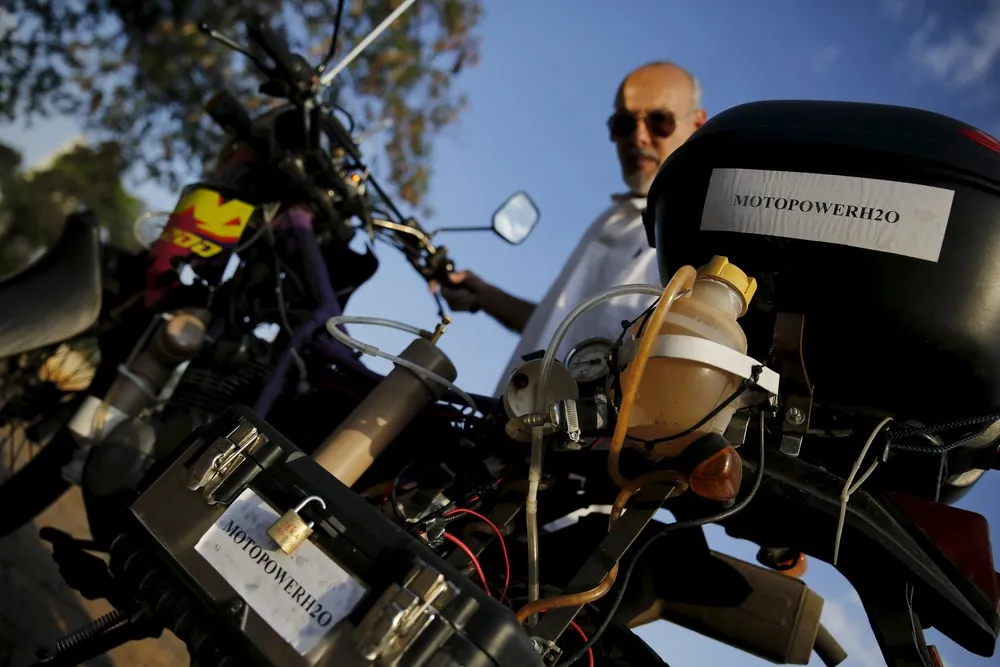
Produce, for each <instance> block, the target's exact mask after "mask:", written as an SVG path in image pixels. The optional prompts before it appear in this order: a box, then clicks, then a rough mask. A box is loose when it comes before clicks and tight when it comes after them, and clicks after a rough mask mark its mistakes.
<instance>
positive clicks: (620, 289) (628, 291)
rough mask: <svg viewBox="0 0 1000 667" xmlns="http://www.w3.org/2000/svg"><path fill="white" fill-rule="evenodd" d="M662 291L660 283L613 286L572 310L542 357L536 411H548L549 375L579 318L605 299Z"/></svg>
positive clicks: (651, 294)
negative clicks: (561, 346) (546, 394)
mask: <svg viewBox="0 0 1000 667" xmlns="http://www.w3.org/2000/svg"><path fill="white" fill-rule="evenodd" d="M662 293H663V288H662V287H660V286H659V285H618V286H617V287H612V288H611V289H609V290H605V291H604V292H600V293H599V294H595V295H594V296H592V297H590V298H589V299H587V300H586V301H583V302H581V303H580V305H578V306H577V307H576V308H574V309H573V310H571V311H570V312H569V315H567V316H566V319H564V320H563V321H562V324H560V325H559V327H558V328H557V329H556V331H555V333H554V334H552V340H551V341H549V345H548V347H546V348H545V356H544V357H542V367H541V368H540V369H538V381H537V382H536V383H535V412H540V413H546V412H548V409H549V406H547V405H545V393H546V392H545V390H546V389H547V388H548V384H549V376H550V375H552V366H553V365H555V363H556V355H557V354H558V353H559V346H560V345H562V342H563V339H564V338H566V334H567V333H568V332H569V329H570V327H571V326H573V325H574V324H575V323H576V321H577V320H578V319H580V318H581V317H583V316H584V315H586V314H587V313H588V312H590V311H591V310H593V309H594V308H596V307H597V306H599V305H601V304H602V303H604V302H605V301H610V300H611V299H615V298H618V297H620V296H628V295H632V294H648V295H649V296H660V294H662Z"/></svg>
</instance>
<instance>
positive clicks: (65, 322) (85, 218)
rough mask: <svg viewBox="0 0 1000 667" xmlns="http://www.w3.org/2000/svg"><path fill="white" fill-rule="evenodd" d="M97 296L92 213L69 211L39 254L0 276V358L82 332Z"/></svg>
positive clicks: (96, 311)
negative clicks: (56, 234) (60, 228)
mask: <svg viewBox="0 0 1000 667" xmlns="http://www.w3.org/2000/svg"><path fill="white" fill-rule="evenodd" d="M101 296H102V294H101V242H100V234H99V228H98V224H97V217H96V216H95V215H94V214H93V212H91V211H83V212H80V213H74V214H73V215H70V216H69V217H68V218H67V220H66V226H65V227H64V229H63V231H62V234H61V235H60V236H59V239H58V240H57V241H56V242H55V244H54V245H53V246H52V247H51V248H50V249H49V250H48V251H47V252H46V253H45V254H44V255H42V257H40V258H39V259H38V260H37V261H35V262H34V263H33V264H30V265H29V266H27V267H25V268H24V269H22V270H21V271H19V272H17V273H14V274H12V275H10V276H6V277H4V278H0V358H3V357H9V356H11V355H15V354H20V353H22V352H27V351H29V350H34V349H38V348H42V347H45V346H47V345H52V344H53V343H59V342H62V341H64V340H67V339H69V338H72V337H73V336H76V335H78V334H80V333H82V332H83V331H85V330H86V329H88V328H89V327H90V326H91V325H93V324H94V322H96V321H97V318H98V316H99V315H100V311H101Z"/></svg>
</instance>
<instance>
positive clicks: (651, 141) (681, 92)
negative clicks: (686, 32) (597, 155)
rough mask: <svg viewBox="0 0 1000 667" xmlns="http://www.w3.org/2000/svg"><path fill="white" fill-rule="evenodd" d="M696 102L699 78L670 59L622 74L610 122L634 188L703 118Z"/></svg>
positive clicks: (641, 187)
mask: <svg viewBox="0 0 1000 667" xmlns="http://www.w3.org/2000/svg"><path fill="white" fill-rule="evenodd" d="M700 107H701V86H700V85H699V84H698V80H697V79H696V78H695V77H694V76H692V75H691V73H690V72H688V71H687V70H685V69H684V68H682V67H679V66H677V65H674V64H673V63H668V62H654V63H648V64H646V65H643V66H642V67H639V68H638V69H636V70H634V71H632V72H631V73H629V75H628V76H626V77H625V79H624V81H622V83H621V85H620V86H619V87H618V92H617V94H616V95H615V114H614V115H613V116H612V117H611V121H609V127H610V129H611V133H612V140H613V141H614V142H615V144H616V146H617V149H618V159H619V160H620V161H621V166H622V177H623V178H624V180H625V183H626V184H627V185H628V186H629V187H630V188H631V189H632V191H633V192H636V193H638V194H645V193H646V192H647V191H648V189H649V186H650V185H651V184H652V181H653V177H654V176H655V175H656V171H657V169H659V167H660V165H661V164H662V163H663V161H664V160H666V159H667V158H668V157H669V156H670V154H671V153H673V152H674V150H676V149H677V147H678V146H680V145H681V144H682V143H684V142H685V141H687V139H688V137H690V136H691V134H693V133H694V131H695V130H696V129H698V128H699V127H700V126H701V125H702V124H703V123H704V122H705V111H704V110H703V109H701V108H700Z"/></svg>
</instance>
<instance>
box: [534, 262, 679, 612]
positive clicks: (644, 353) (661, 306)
mask: <svg viewBox="0 0 1000 667" xmlns="http://www.w3.org/2000/svg"><path fill="white" fill-rule="evenodd" d="M697 275H698V273H697V271H695V269H694V268H693V267H691V266H682V267H681V268H680V269H678V270H677V272H676V273H674V275H673V276H672V277H671V278H670V280H669V281H668V282H667V285H666V287H662V288H661V287H657V286H655V285H621V286H619V287H613V288H611V289H609V290H607V291H606V292H602V293H600V294H598V295H596V296H594V297H592V298H590V299H588V300H587V301H584V302H583V303H581V304H580V305H579V306H577V307H576V308H574V309H573V310H572V311H571V312H570V314H569V315H567V316H566V319H565V320H563V322H562V324H560V325H559V328H558V329H556V332H555V334H553V336H552V342H551V343H549V347H548V348H546V350H545V357H544V358H543V361H542V368H541V369H540V371H539V374H538V382H537V384H536V385H535V388H536V391H537V393H536V394H535V412H541V413H544V412H545V411H546V410H547V408H548V406H545V405H544V403H545V401H544V398H540V397H544V396H545V393H544V391H545V386H544V383H545V382H547V381H548V374H549V373H551V369H552V365H553V364H554V363H555V355H556V352H557V351H558V349H559V345H560V344H561V343H562V339H563V338H564V337H565V336H566V332H567V331H568V330H569V328H570V326H572V324H573V322H575V321H576V320H578V319H579V318H580V317H581V316H582V315H584V314H585V313H587V312H588V311H590V310H591V309H593V308H594V307H595V306H597V305H599V304H601V303H603V302H605V301H608V300H610V299H613V298H615V297H616V296H621V295H625V294H652V295H654V296H659V297H660V301H659V302H658V303H657V304H656V308H655V309H654V310H653V313H652V315H651V316H650V321H649V324H648V325H647V327H646V328H645V333H644V334H643V336H642V337H641V338H640V339H639V349H638V352H637V353H636V358H635V360H634V361H633V362H632V364H633V367H634V370H633V372H632V377H631V380H632V381H631V382H628V383H626V384H627V386H624V387H623V388H622V389H623V399H622V404H621V407H620V409H619V414H618V419H617V423H616V424H615V431H614V435H613V436H612V439H611V449H610V451H609V455H608V472H609V473H610V474H611V478H612V479H613V480H614V481H615V482H616V483H617V484H618V485H619V486H621V487H622V492H621V493H620V494H619V495H618V498H617V499H616V500H615V505H614V507H613V508H612V513H611V519H610V522H609V523H610V525H611V526H614V524H615V522H616V521H617V520H618V518H619V517H620V516H621V514H622V512H623V511H624V509H625V503H626V502H628V500H629V498H631V497H632V495H633V494H634V493H635V492H636V491H638V490H639V488H640V487H641V486H643V485H646V484H651V483H653V482H670V483H673V484H674V491H672V492H671V495H673V494H674V493H679V492H683V491H684V490H685V489H686V488H687V484H686V483H685V482H684V481H683V479H681V478H679V476H678V475H677V473H675V472H673V471H656V472H653V473H649V474H647V475H643V476H641V477H639V478H638V479H635V480H626V479H624V478H623V477H622V475H621V473H620V472H619V471H618V457H619V455H620V454H621V448H622V445H623V444H624V441H625V431H626V430H627V429H628V417H629V414H630V413H631V411H632V406H633V404H634V403H635V398H636V395H637V394H638V392H639V384H640V382H641V380H642V375H643V373H644V372H645V370H646V362H647V361H648V360H649V355H650V352H651V350H652V347H653V342H654V341H655V339H656V338H657V336H658V335H659V333H660V329H661V327H662V326H663V318H664V317H665V316H666V314H667V311H669V310H670V307H671V306H672V305H673V303H674V301H676V300H677V299H678V298H680V297H681V296H683V295H685V294H690V292H691V287H692V286H693V285H694V280H695V278H696V277H697ZM540 405H541V406H542V407H539V406H540ZM537 431H540V429H535V431H534V432H533V435H534V433H535V432H537ZM536 448H537V449H538V450H539V451H538V453H537V456H536V452H535V450H536ZM543 451H544V447H543V443H542V441H541V438H539V437H532V442H531V465H532V467H534V466H535V462H536V461H538V467H539V469H538V471H537V475H536V476H537V478H538V479H539V480H540V479H541V455H542V452H543ZM533 472H534V471H533V470H531V469H529V471H528V500H527V502H526V503H525V518H526V519H529V521H528V544H529V549H528V578H529V579H528V581H529V582H530V581H531V576H532V573H534V575H535V577H536V578H537V576H538V553H537V551H536V552H533V551H532V549H531V548H530V545H531V543H532V534H531V528H532V525H533V524H532V522H531V521H530V516H531V514H530V513H531V512H532V511H534V512H537V511H538V501H537V494H538V485H537V484H535V485H534V488H532V483H531V479H532V473H533ZM533 492H534V494H535V495H534V497H532V493H533ZM534 525H537V524H534ZM534 539H535V540H536V541H537V540H538V535H537V533H536V535H535V536H534ZM617 574H618V567H617V565H616V566H615V567H614V568H613V569H612V570H611V571H610V572H609V573H608V575H607V576H606V577H605V578H604V579H603V580H602V581H601V583H600V584H598V585H597V586H596V587H594V588H592V589H590V590H588V591H581V592H579V593H572V594H569V595H560V596H557V597H554V598H548V599H545V600H539V599H538V598H537V597H536V598H532V597H531V587H530V585H529V588H528V593H529V595H528V604H527V605H525V606H524V607H522V608H521V609H520V610H518V612H517V618H518V620H520V621H521V622H524V621H525V620H526V619H528V618H531V617H532V616H533V615H534V614H536V613H539V612H542V611H546V610H548V609H554V608H558V607H569V606H576V605H578V604H587V603H590V602H593V601H595V600H598V599H600V598H601V597H603V596H604V595H605V594H606V593H607V592H608V591H609V590H610V589H611V585H612V584H613V583H614V580H615V576H616V575H617Z"/></svg>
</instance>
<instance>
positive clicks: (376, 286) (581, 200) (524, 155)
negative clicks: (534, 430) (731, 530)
mask: <svg viewBox="0 0 1000 667" xmlns="http://www.w3.org/2000/svg"><path fill="white" fill-rule="evenodd" d="M485 4H486V5H487V13H486V19H485V22H484V25H483V35H484V37H485V41H484V45H483V53H482V62H481V64H480V65H479V66H478V67H477V68H475V69H473V70H470V71H469V72H467V73H466V74H464V75H463V80H462V85H463V86H464V88H465V90H466V91H467V93H468V95H469V97H470V100H471V109H470V110H469V112H468V113H467V114H466V115H465V116H464V117H463V120H462V121H461V122H460V123H459V124H458V125H456V126H454V127H452V128H449V130H448V131H447V133H446V135H445V136H444V137H443V138H442V139H441V140H440V141H439V143H438V144H437V148H436V161H435V170H436V171H435V174H434V179H433V182H432V192H431V204H432V205H433V207H434V209H435V212H436V213H435V218H434V220H432V221H427V225H428V226H430V227H433V226H438V225H440V226H444V225H472V224H485V223H487V222H488V219H489V216H490V214H491V213H492V212H493V210H494V209H495V208H496V206H497V205H498V204H499V203H500V202H501V201H502V200H503V199H504V198H505V197H506V196H507V195H508V194H510V193H511V192H513V191H514V190H517V189H522V188H523V189H525V190H528V191H529V192H530V193H531V194H532V195H533V197H534V198H535V200H536V202H537V203H538V205H539V208H540V209H541V211H542V220H541V223H540V224H539V227H538V228H537V229H536V231H535V233H534V234H533V235H532V236H531V237H530V238H529V239H528V240H527V242H525V244H524V245H522V246H520V247H510V246H507V245H506V244H504V243H503V242H502V241H500V240H499V239H495V238H493V237H491V236H489V235H482V234H468V235H464V236H463V235H457V234H456V235H453V236H450V237H448V238H447V241H446V243H447V245H448V246H449V248H450V249H451V253H452V256H453V257H454V258H455V259H456V261H457V262H458V263H459V265H461V266H463V267H468V268H471V269H473V270H475V271H476V272H477V273H479V274H480V275H482V276H483V277H485V278H487V279H488V280H491V281H494V282H496V283H498V284H499V285H501V286H503V287H504V288H506V289H508V290H509V291H511V292H513V293H515V294H518V295H521V296H524V297H528V298H538V297H540V296H541V295H542V294H543V293H544V291H545V289H546V288H547V286H548V284H549V283H550V281H551V280H552V279H554V277H555V275H556V274H557V272H558V271H559V268H560V267H561V265H562V262H563V260H564V259H565V258H566V256H567V255H568V254H569V252H570V251H571V250H572V248H573V246H574V244H575V243H576V240H577V238H578V236H579V234H580V233H582V231H583V229H584V228H585V227H586V225H588V224H589V223H590V222H591V221H592V220H593V219H594V218H595V217H596V216H597V214H598V213H599V212H600V211H601V210H603V209H604V208H605V207H606V206H607V205H608V203H609V196H610V195H611V194H612V193H615V192H620V191H622V190H623V189H624V186H623V185H622V183H621V182H620V178H619V172H618V166H617V164H616V162H615V155H614V150H613V147H612V146H611V144H610V143H609V142H608V140H607V134H606V130H605V126H604V121H605V119H606V117H607V115H608V114H609V113H610V110H611V101H612V97H613V94H614V91H615V88H616V86H617V85H618V83H619V81H620V80H621V78H622V77H623V75H624V74H625V73H626V72H627V71H629V70H630V69H631V68H634V67H636V66H637V65H640V64H642V63H644V62H647V61H651V60H661V59H667V60H673V61H675V62H677V63H679V64H682V65H684V66H686V67H688V68H689V69H690V70H691V71H692V72H694V73H695V74H696V75H697V76H698V77H699V78H700V79H701V82H702V88H703V91H704V104H705V107H706V109H707V110H708V113H709V115H711V114H713V113H717V112H719V111H721V110H723V109H726V108H728V107H731V106H733V105H736V104H740V103H743V102H748V101H753V100H760V99H778V98H785V99H789V98H798V99H831V100H834V99H835V100H854V101H867V102H882V103H890V104H900V105H906V106H915V107H921V108H925V109H930V110H933V111H937V112H940V113H945V114H947V115H951V116H954V117H957V118H960V119H962V120H965V121H966V122H969V123H971V124H973V125H976V126H978V127H981V128H982V129H984V130H986V131H988V132H991V133H995V134H1000V97H998V96H1000V86H998V85H997V84H998V83H1000V69H998V62H997V61H998V58H1000V1H993V0H963V1H962V2H954V1H952V2H946V1H945V0H940V1H939V2H931V1H930V0H927V1H923V0H838V1H833V0H829V1H818V0H817V1H810V2H803V1H801V0H754V1H753V2H744V1H739V0H725V1H724V0H669V1H667V0H628V1H625V0H619V1H618V2H614V3H609V2H598V0H573V1H570V0H548V1H546V2H539V1H538V0H534V1H531V2H529V1H528V0H502V1H499V0H493V1H489V0H487V2H485ZM946 9H947V13H946V11H945V10H946ZM376 48H377V45H376ZM76 133H77V129H76V127H75V125H74V123H73V122H72V121H69V120H64V119H55V120H51V121H46V122H40V123H38V124H37V125H36V126H35V127H34V128H32V129H25V128H23V127H20V126H17V127H11V126H6V127H4V126H0V141H4V142H8V143H11V144H13V145H16V146H18V147H20V148H22V149H23V150H24V151H25V153H26V155H27V158H28V161H29V163H30V162H32V161H33V160H36V159H38V158H40V157H41V156H43V155H45V154H46V153H48V152H50V151H52V150H54V149H56V148H57V147H58V146H59V145H60V144H61V143H63V142H64V141H66V140H67V139H69V138H70V137H72V136H73V135H74V134H76ZM377 173H378V171H376V174H377ZM138 191H139V193H140V194H141V195H142V196H143V197H144V198H145V199H146V201H148V202H149V203H150V204H151V205H152V206H154V207H155V208H171V207H172V206H173V203H174V195H173V194H171V193H169V192H164V191H163V190H160V189H158V188H155V187H148V186H143V187H140V188H139V189H138ZM381 258H382V268H381V271H380V273H379V275H378V276H376V277H375V279H373V280H372V281H371V282H370V283H369V284H368V285H366V286H364V287H363V288H362V289H361V290H360V291H359V292H358V293H357V294H356V295H355V296H354V297H353V298H352V301H351V304H350V307H349V311H350V312H351V314H356V315H374V316H382V317H392V318H394V319H399V320H403V321H406V322H410V323H413V324H417V325H420V326H423V327H426V328H429V327H430V326H432V325H433V323H434V321H433V320H434V316H435V315H434V306H433V302H432V300H431V298H430V296H429V295H428V293H427V289H426V286H425V285H423V284H422V283H421V281H420V280H419V278H418V277H417V276H416V274H414V273H413V272H412V270H411V269H410V268H409V267H408V266H407V265H406V264H405V263H404V262H402V260H400V259H399V258H398V257H396V256H394V255H393V252H392V250H391V249H389V248H384V249H383V250H382V252H381ZM734 261H735V260H734ZM354 334H355V335H356V336H358V337H359V338H362V339H363V340H368V341H370V342H372V343H373V344H375V345H377V346H378V347H380V348H382V349H385V350H395V349H402V347H403V346H404V345H405V343H406V340H405V338H404V337H401V336H396V335H395V334H393V333H389V332H382V331H378V330H372V331H368V330H361V329H356V330H355V331H354ZM514 343H515V338H514V336H513V335H511V334H509V333H507V332H505V331H503V330H502V329H501V328H500V327H499V326H498V325H496V324H494V323H493V322H491V321H489V320H488V319H487V318H485V317H484V316H481V315H480V316H470V315H458V316H457V317H456V321H455V324H454V325H453V326H452V327H451V328H450V329H449V330H448V333H447V334H446V335H445V336H444V338H443V340H442V346H443V347H444V349H445V350H446V351H447V352H448V353H449V355H450V356H451V357H452V359H453V360H454V361H455V363H456V365H457V367H458V368H459V384H460V385H461V386H462V387H463V388H465V389H467V390H469V391H477V392H483V393H488V392H491V391H492V389H493V387H494V385H495V383H496V380H497V376H498V375H499V373H500V372H501V371H502V370H503V367H504V365H505V363H506V360H507V357H508V355H509V353H510V351H511V350H512V349H513V346H514ZM373 365H374V366H376V367H378V368H384V366H381V365H379V364H373ZM998 500H1000V473H994V475H993V478H988V479H986V480H985V481H984V482H983V483H981V484H980V485H979V486H978V487H977V488H976V489H974V490H973V492H972V493H971V494H970V495H969V497H968V498H967V499H966V500H965V501H964V502H963V504H962V505H963V506H964V507H966V508H968V509H973V510H975V511H978V512H980V513H983V514H985V515H986V516H987V517H988V518H989V519H990V520H991V523H992V524H993V525H994V529H993V540H994V544H996V545H997V546H998V547H1000V533H998V531H997V527H998V526H1000V509H998V506H1000V503H998V502H997V501H998ZM709 534H710V540H711V541H712V543H713V545H714V546H715V548H717V549H720V550H722V551H727V552H729V553H733V554H734V555H736V556H739V557H744V558H748V559H752V557H753V553H754V551H755V549H754V548H753V547H752V546H751V545H748V544H745V543H740V542H737V541H735V540H730V539H728V538H726V537H725V536H724V535H723V534H722V531H721V530H717V529H714V528H710V529H709ZM831 539H832V536H831ZM806 581H807V582H808V583H809V584H810V585H811V586H813V587H814V588H815V589H816V590H817V591H818V592H819V593H820V594H821V595H823V596H824V597H825V598H826V600H827V605H826V608H825V612H824V614H825V622H826V623H827V625H828V627H830V629H831V630H832V631H833V632H834V634H835V635H836V636H838V638H839V639H840V640H841V642H842V643H843V644H844V645H845V647H846V648H847V649H848V651H849V652H850V653H851V657H850V659H849V660H848V663H847V664H849V665H858V666H861V667H876V666H878V665H883V664H884V662H883V661H882V659H881V655H880V653H879V651H878V649H877V646H876V644H875V641H874V638H873V636H872V634H871V631H870V630H869V629H868V627H867V623H866V620H865V616H864V612H863V610H862V609H861V607H860V604H859V602H858V600H857V596H856V594H855V593H854V591H853V590H852V589H851V587H850V586H849V585H848V584H847V582H846V581H845V580H844V579H843V577H841V576H840V575H839V574H838V573H837V572H836V571H835V570H833V568H831V567H829V566H827V565H825V564H823V563H817V562H812V563H811V567H810V571H809V573H808V574H807V575H806ZM640 633H641V634H642V635H643V636H644V637H645V638H646V639H647V641H649V642H650V643H651V644H652V645H653V646H654V647H655V648H656V649H657V650H658V651H659V652H660V653H661V654H662V655H663V656H664V658H665V659H666V660H667V662H669V663H671V664H672V665H674V666H675V667H677V666H681V665H702V664H728V665H736V666H743V665H763V664H769V663H765V662H764V661H762V660H758V659H756V658H751V657H748V656H746V655H744V654H742V653H740V652H738V651H735V650H733V649H730V648H728V647H726V646H723V645H721V644H718V643H715V642H712V641H710V640H707V639H704V638H701V637H699V636H697V635H695V634H693V633H690V632H688V631H685V630H681V629H678V628H675V627H671V626H668V625H667V624H665V623H657V624H654V625H651V626H647V627H646V628H644V629H642V630H641V631H640ZM928 636H929V641H930V642H931V643H935V644H936V645H937V646H938V647H939V649H940V650H941V651H942V654H943V656H944V659H945V661H946V662H947V663H948V664H949V665H952V666H962V667H981V666H982V667H985V665H987V664H996V662H994V660H996V658H994V659H985V658H978V657H975V656H971V655H968V654H966V653H965V652H964V651H963V650H962V649H960V648H958V647H956V646H954V645H953V644H952V643H951V642H950V641H948V640H947V639H944V638H943V637H942V636H940V635H939V634H937V633H935V632H933V631H931V632H929V633H928ZM810 664H820V663H819V662H818V660H816V659H814V660H813V662H812V663H810Z"/></svg>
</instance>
